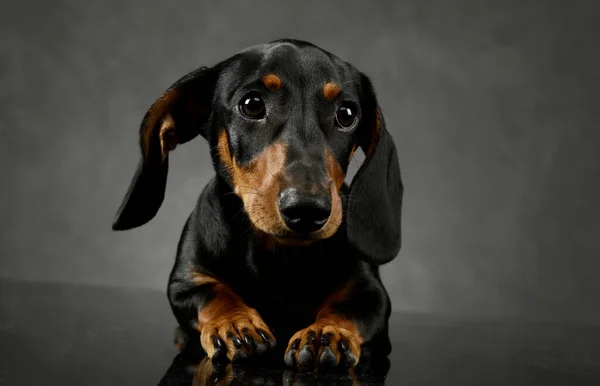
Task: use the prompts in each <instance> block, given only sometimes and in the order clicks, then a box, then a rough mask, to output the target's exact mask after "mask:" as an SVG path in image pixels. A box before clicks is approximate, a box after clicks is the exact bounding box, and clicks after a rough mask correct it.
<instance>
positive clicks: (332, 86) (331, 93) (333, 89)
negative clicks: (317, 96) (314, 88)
mask: <svg viewBox="0 0 600 386" xmlns="http://www.w3.org/2000/svg"><path fill="white" fill-rule="evenodd" d="M341 92H342V89H341V88H340V86H338V85H337V84H336V83H333V82H328V83H325V86H323V96H324V97H325V99H327V100H329V101H330V100H332V99H334V98H335V97H337V96H338V95H340V93H341Z"/></svg>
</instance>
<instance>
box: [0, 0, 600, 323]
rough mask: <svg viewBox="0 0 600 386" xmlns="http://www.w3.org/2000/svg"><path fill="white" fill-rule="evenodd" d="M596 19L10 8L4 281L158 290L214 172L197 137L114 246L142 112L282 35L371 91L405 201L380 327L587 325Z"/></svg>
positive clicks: (440, 12) (28, 2)
mask: <svg viewBox="0 0 600 386" xmlns="http://www.w3.org/2000/svg"><path fill="white" fill-rule="evenodd" d="M594 3H595V2H594V1H589V2H583V1H569V2H567V1H559V0H557V1H496V2H492V1H476V0H473V1H466V0H459V1H456V0H453V1H450V0H436V1H433V0H410V1H385V2H383V1H379V2H377V1H362V2H359V1H348V0H346V1H296V2H280V1H273V2H270V3H264V2H261V1H222V2H217V1H148V0H143V1H142V0H133V1H131V0H130V1H117V0H108V1H107V0H103V1H100V0H98V1H83V0H59V1H52V2H51V1H43V0H39V1H34V0H21V1H18V2H10V4H6V5H4V6H3V12H2V15H1V16H0V18H1V19H0V97H1V98H2V99H1V103H0V130H1V131H0V135H1V136H0V157H1V162H0V175H1V177H2V178H1V182H0V184H1V186H2V188H1V190H0V219H1V224H2V228H1V232H0V253H1V260H0V271H1V276H3V277H6V278H11V279H25V280H33V281H66V282H78V283H87V284H93V285H108V286H131V287H143V288H152V289H157V290H160V291H164V289H165V286H166V281H167V276H168V274H169V270H170V269H171V265H172V262H173V259H174V252H175V248H176V244H177V240H178V237H179V234H180V231H181V228H182V226H183V223H184V221H185V219H186V217H187V215H188V214H189V212H190V211H191V210H192V207H193V205H194V203H195V200H196V198H197V195H198V194H199V192H200V189H201V188H202V186H203V185H204V184H205V183H206V182H207V181H208V180H209V178H211V176H212V175H213V171H212V170H211V166H210V161H209V156H208V152H207V146H206V144H205V143H204V142H203V140H201V139H198V140H195V141H193V142H191V143H189V144H187V145H185V146H183V147H180V148H178V149H177V151H176V152H175V153H174V154H173V157H172V160H171V173H170V176H169V184H168V189H167V196H166V199H165V202H164V205H163V207H162V209H161V211H160V212H159V214H158V216H157V217H156V218H155V219H154V220H153V221H152V222H151V223H149V224H148V225H146V226H144V227H143V228H140V229H137V230H134V231H130V232H125V233H114V232H112V231H111V230H110V226H111V222H112V219H113V216H114V214H115V211H116V209H117V207H118V206H119V204H120V202H121V199H122V197H123V194H124V193H125V190H126V188H127V186H128V184H129V181H130V178H131V176H132V173H133V170H134V167H135V165H136V163H137V161H138V157H139V149H138V145H137V137H136V134H137V130H138V125H139V123H140V120H141V118H142V116H143V114H144V113H145V111H146V109H147V108H148V107H149V106H150V104H151V103H152V102H153V101H154V99H155V98H156V97H158V96H159V95H160V94H161V93H162V92H163V91H164V90H165V89H166V88H167V87H168V86H169V85H170V84H171V83H172V82H173V81H175V80H176V79H177V78H179V77H180V76H182V75H184V74H185V73H187V72H189V71H191V70H193V69H194V68H196V67H197V66H200V65H206V64H208V65H210V64H214V63H216V62H217V61H219V60H221V59H223V58H225V57H227V56H229V55H231V54H233V53H235V52H236V51H238V50H240V49H242V48H244V47H246V46H248V45H251V44H255V43H258V42H263V41H268V40H272V39H276V38H280V37H293V38H298V39H305V40H310V41H312V42H314V43H316V44H318V45H320V46H322V47H324V48H326V49H328V50H330V51H332V52H334V53H336V54H337V55H338V56H340V57H341V58H343V59H346V60H348V61H350V62H352V63H354V64H355V65H356V66H357V67H358V68H360V69H362V70H363V71H365V72H366V73H367V74H368V75H369V76H371V77H372V79H373V81H374V83H375V86H376V88H377V91H378V93H379V96H380V101H381V104H382V107H383V111H384V113H385V115H386V119H387V121H388V124H389V126H390V130H391V132H392V134H393V136H394V138H395V140H396V142H397V146H398V149H399V152H400V161H401V166H402V171H403V177H404V182H405V186H406V192H405V201H404V202H405V206H404V217H403V226H404V245H403V249H402V251H401V253H400V255H399V257H398V258H397V259H396V260H395V261H393V262H392V263H391V264H388V265H386V266H384V267H383V268H382V271H383V275H384V279H385V282H386V285H387V288H388V289H389V291H390V294H391V296H392V299H393V305H394V309H395V310H419V311H436V312H449V313H455V314H471V315H501V316H509V317H512V316H520V317H528V318H529V317H531V318H544V319H546V318H547V319H570V320H591V319H596V320H600V307H598V303H599V295H600V280H598V275H599V268H600V263H599V261H598V260H599V258H600V240H599V237H600V225H599V224H600V221H599V217H600V209H599V208H600V202H599V201H600V181H599V177H600V162H599V161H600V155H599V152H598V150H599V140H598V139H599V138H600V134H599V133H598V131H599V130H600V128H599V127H598V122H599V121H600V114H599V111H600V108H599V102H600V98H599V92H600V91H599V90H600V87H599V86H600V79H599V76H600V70H599V67H600V61H599V59H600V57H599V48H598V47H599V46H598V37H599V36H600V33H599V28H598V27H596V26H595V25H597V20H596V19H597V14H598V13H597V12H596V9H597V8H598V7H597V6H594ZM596 3H597V2H596ZM595 8H596V9H595ZM165 302H166V298H165Z"/></svg>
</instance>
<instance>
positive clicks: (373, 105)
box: [347, 75, 404, 264]
mask: <svg viewBox="0 0 600 386" xmlns="http://www.w3.org/2000/svg"><path fill="white" fill-rule="evenodd" d="M361 89H362V93H363V98H362V99H363V100H362V101H361V104H362V116H363V118H362V123H361V126H360V127H359V132H358V133H357V134H358V136H359V139H358V143H359V145H360V146H361V148H362V150H363V151H364V153H365V160H364V162H363V164H362V166H361V167H360V169H359V170H358V172H357V173H356V175H355V176H354V178H353V180H352V183H351V184H350V192H349V193H350V194H349V198H348V217H347V227H348V229H347V232H348V240H349V241H350V243H351V244H352V245H353V246H354V247H355V248H356V249H357V250H358V252H359V254H360V255H361V256H362V258H363V259H364V260H365V261H368V262H370V263H375V264H385V263H388V262H390V261H391V260H392V259H394V258H395V257H396V255H397V254H398V252H400V246H401V215H402V195H403V193H404V186H403V184H402V178H401V175H400V165H399V161H398V154H397V152H396V145H395V144H394V141H393V139H392V136H391V134H390V133H389V132H388V131H387V129H386V127H385V119H384V118H383V114H382V113H381V108H380V107H379V103H378V102H377V98H376V96H375V91H374V89H373V86H372V84H371V81H370V80H369V79H368V78H367V77H366V76H365V75H361Z"/></svg>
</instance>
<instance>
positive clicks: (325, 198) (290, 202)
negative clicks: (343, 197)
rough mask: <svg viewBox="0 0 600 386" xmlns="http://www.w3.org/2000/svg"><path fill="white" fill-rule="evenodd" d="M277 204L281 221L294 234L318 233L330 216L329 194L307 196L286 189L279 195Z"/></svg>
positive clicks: (293, 189)
mask: <svg viewBox="0 0 600 386" xmlns="http://www.w3.org/2000/svg"><path fill="white" fill-rule="evenodd" d="M278 204H279V212H280V213H281V217H283V221H285V224H286V225H287V226H288V228H290V229H291V230H293V231H295V232H303V233H308V232H315V231H318V230H319V229H321V228H323V225H325V223H326V222H327V219H328V218H329V215H330V214H331V196H330V195H329V194H308V193H302V192H299V191H298V190H297V189H295V188H286V189H284V190H282V191H281V193H279V202H278Z"/></svg>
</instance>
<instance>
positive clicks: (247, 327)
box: [169, 273, 275, 362]
mask: <svg viewBox="0 0 600 386" xmlns="http://www.w3.org/2000/svg"><path fill="white" fill-rule="evenodd" d="M169 300H170V303H171V307H172V309H173V312H174V313H175V316H176V317H177V319H178V321H179V323H180V325H181V326H182V327H183V328H184V329H186V328H187V329H193V330H196V331H198V332H199V333H200V344H201V345H202V348H203V349H204V351H205V352H206V354H207V356H208V357H209V358H211V359H213V360H215V361H225V360H229V361H232V362H237V361H240V360H244V359H247V358H249V357H250V356H254V355H262V354H264V353H265V352H266V351H267V350H269V349H272V348H273V347H274V346H275V337H274V336H273V334H272V333H271V331H270V330H269V328H268V327H267V325H266V324H265V322H264V321H263V320H262V318H261V317H260V315H259V314H258V312H257V311H256V310H255V309H254V308H251V307H248V306H247V305H246V304H244V302H243V300H242V298H241V297H240V296H239V295H237V294H236V293H235V292H234V291H233V290H232V289H231V288H230V287H229V286H228V285H226V284H225V283H222V282H220V281H219V280H217V279H215V278H213V277H211V276H209V275H207V274H202V273H191V274H189V275H186V277H185V279H182V278H178V277H177V275H174V276H173V277H172V278H171V281H170V283H169Z"/></svg>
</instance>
